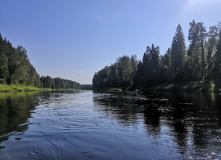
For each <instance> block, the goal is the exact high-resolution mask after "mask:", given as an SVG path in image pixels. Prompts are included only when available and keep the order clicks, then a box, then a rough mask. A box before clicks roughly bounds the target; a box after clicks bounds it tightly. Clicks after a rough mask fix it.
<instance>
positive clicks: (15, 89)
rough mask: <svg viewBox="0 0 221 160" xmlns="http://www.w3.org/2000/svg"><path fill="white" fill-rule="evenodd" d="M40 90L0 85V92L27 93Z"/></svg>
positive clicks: (29, 87)
mask: <svg viewBox="0 0 221 160" xmlns="http://www.w3.org/2000/svg"><path fill="white" fill-rule="evenodd" d="M40 90H42V89H41V88H36V87H32V86H22V85H5V84H0V92H27V91H40Z"/></svg>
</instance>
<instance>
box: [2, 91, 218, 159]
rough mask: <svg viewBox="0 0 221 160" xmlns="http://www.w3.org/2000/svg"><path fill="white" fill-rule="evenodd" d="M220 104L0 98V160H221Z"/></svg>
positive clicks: (122, 96)
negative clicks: (198, 159)
mask: <svg viewBox="0 0 221 160" xmlns="http://www.w3.org/2000/svg"><path fill="white" fill-rule="evenodd" d="M220 102H221V95H220V94H214V93H211V94H192V93H158V94H151V95H146V96H143V95H137V94H134V93H115V94H113V93H112V94H102V93H93V92H91V91H74V92H73V91H68V92H67V91H63V92H62V91H59V92H57V91H56V92H37V93H16V94H15V93H2V94H0V160H1V158H3V159H6V160H7V159H15V158H16V159H17V160H20V159H22V160H23V159H27V160H28V159H56V160H57V159H197V158H200V159H201V158H207V159H221V150H220V146H221V107H220V104H221V103H220ZM12 153H13V154H12Z"/></svg>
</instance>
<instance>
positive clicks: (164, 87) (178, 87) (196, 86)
mask: <svg viewBox="0 0 221 160" xmlns="http://www.w3.org/2000/svg"><path fill="white" fill-rule="evenodd" d="M145 90H147V91H179V92H218V91H220V89H217V88H215V84H214V82H202V81H199V82H187V83H179V84H171V83H163V84H159V85H155V86H153V87H151V88H146V89H145Z"/></svg>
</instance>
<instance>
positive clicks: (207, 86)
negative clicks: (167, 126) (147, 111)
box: [94, 81, 221, 94]
mask: <svg viewBox="0 0 221 160" xmlns="http://www.w3.org/2000/svg"><path fill="white" fill-rule="evenodd" d="M94 91H104V92H125V91H132V92H139V93H144V94H146V93H149V92H192V93H221V89H220V88H217V87H216V86H215V83H214V82H201V81H200V82H186V83H177V84H174V83H162V84H158V85H154V86H152V87H144V86H143V87H138V86H132V87H131V88H129V89H127V90H123V89H121V88H100V89H94Z"/></svg>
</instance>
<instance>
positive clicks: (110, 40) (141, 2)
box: [0, 0, 221, 84]
mask: <svg viewBox="0 0 221 160" xmlns="http://www.w3.org/2000/svg"><path fill="white" fill-rule="evenodd" d="M193 19H194V20H195V21H196V22H203V23H204V26H205V27H206V29H207V31H208V30H209V27H210V26H214V25H216V24H218V21H221V0H0V33H1V35H2V37H3V38H4V37H6V39H7V40H9V41H10V42H11V43H12V45H13V46H14V47H17V46H18V45H20V46H23V47H24V48H25V49H26V50H27V53H28V57H29V60H30V62H31V63H32V64H33V66H34V67H35V69H36V71H37V72H38V73H39V75H40V76H42V75H43V76H47V75H49V76H51V77H53V78H54V77H61V78H65V79H70V80H73V81H76V82H79V83H81V84H91V83H92V78H93V75H94V74H95V72H98V71H99V70H101V69H102V68H104V67H105V66H109V65H111V64H113V63H114V62H116V59H117V58H118V57H121V56H123V55H128V56H131V55H133V54H136V55H137V58H138V59H139V60H141V59H142V56H143V53H144V52H145V50H146V47H147V46H151V45H152V44H154V45H155V46H159V47H160V52H161V54H162V55H164V54H165V53H166V50H167V49H168V48H169V47H170V46H171V44H172V39H173V36H174V34H175V31H176V27H177V26H178V24H181V26H182V28H183V32H184V35H185V41H186V45H187V47H188V44H189V42H188V39H187V37H188V30H189V23H190V22H191V21H192V20H193Z"/></svg>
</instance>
